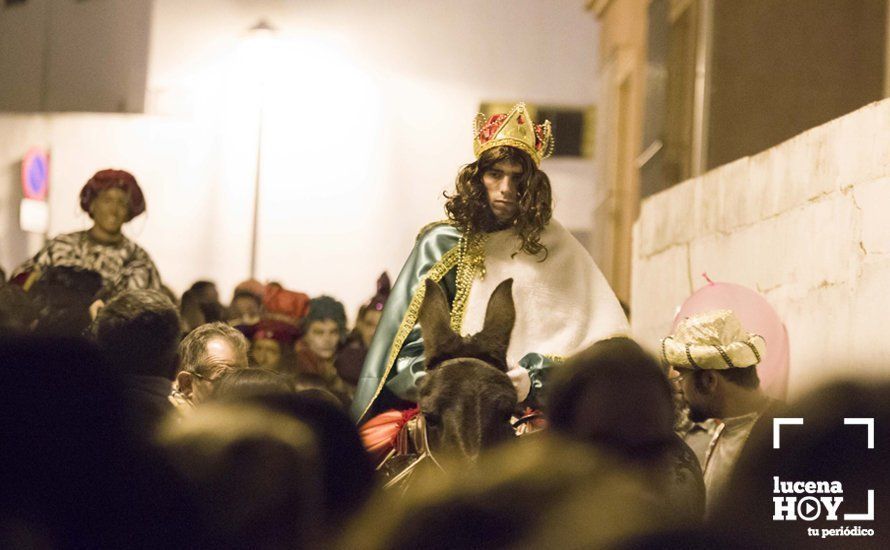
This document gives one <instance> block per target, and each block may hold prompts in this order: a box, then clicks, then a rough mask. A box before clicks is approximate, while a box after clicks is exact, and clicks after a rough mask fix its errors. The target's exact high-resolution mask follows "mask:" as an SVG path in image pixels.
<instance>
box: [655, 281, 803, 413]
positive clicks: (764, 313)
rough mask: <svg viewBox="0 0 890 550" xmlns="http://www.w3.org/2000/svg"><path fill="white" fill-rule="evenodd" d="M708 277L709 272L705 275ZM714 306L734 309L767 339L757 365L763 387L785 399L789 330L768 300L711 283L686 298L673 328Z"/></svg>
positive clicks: (747, 327)
mask: <svg viewBox="0 0 890 550" xmlns="http://www.w3.org/2000/svg"><path fill="white" fill-rule="evenodd" d="M705 278H706V279H707V275H705ZM715 309H731V310H732V311H733V312H734V313H735V314H736V316H737V317H738V318H739V320H740V321H741V322H742V327H743V328H744V329H745V330H746V331H748V332H752V333H754V334H759V335H761V336H763V339H764V340H766V355H765V357H764V358H763V360H762V361H761V362H760V364H759V365H758V366H757V375H758V376H759V377H760V387H761V388H762V389H763V391H764V392H765V393H766V394H767V395H769V396H771V397H774V398H776V399H785V396H786V394H787V392H788V363H789V353H790V350H789V347H788V331H787V330H785V325H784V324H783V323H782V320H781V319H780V318H779V316H778V314H776V311H775V310H774V309H773V308H772V306H771V305H769V302H767V301H766V299H765V298H764V297H763V296H762V295H761V294H760V293H758V292H755V291H753V290H751V289H750V288H746V287H743V286H741V285H737V284H733V283H714V282H712V281H711V280H710V279H708V284H706V285H705V286H703V287H702V288H700V289H698V290H697V291H695V292H694V293H693V294H692V296H690V297H689V298H687V299H686V301H685V302H683V305H682V306H680V309H679V310H678V311H677V315H675V316H674V324H673V327H672V328H671V332H673V331H674V330H675V329H676V328H677V324H678V323H679V322H680V321H681V320H683V319H685V318H686V317H689V316H691V315H695V314H696V313H703V312H705V311H712V310H715Z"/></svg>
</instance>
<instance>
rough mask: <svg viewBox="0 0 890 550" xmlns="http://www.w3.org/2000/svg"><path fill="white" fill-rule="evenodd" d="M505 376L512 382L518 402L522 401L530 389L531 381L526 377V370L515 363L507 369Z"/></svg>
mask: <svg viewBox="0 0 890 550" xmlns="http://www.w3.org/2000/svg"><path fill="white" fill-rule="evenodd" d="M507 376H509V377H510V381H511V382H513V387H514V388H516V396H517V398H518V400H519V402H520V403H522V402H523V401H525V398H526V397H528V393H529V392H530V391H531V389H532V381H531V378H529V377H528V371H527V370H525V369H524V368H522V367H520V366H518V365H517V366H515V367H513V368H511V369H510V370H508V371H507Z"/></svg>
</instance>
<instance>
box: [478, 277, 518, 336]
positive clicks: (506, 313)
mask: <svg viewBox="0 0 890 550" xmlns="http://www.w3.org/2000/svg"><path fill="white" fill-rule="evenodd" d="M514 323H516V306H514V305H513V279H506V280H504V281H501V284H499V285H498V286H497V288H495V289H494V292H492V293H491V298H489V299H488V309H486V310H485V324H484V325H483V326H482V332H483V333H484V334H485V336H486V337H487V338H493V339H494V340H495V341H496V342H498V343H499V344H502V345H503V346H504V349H506V348H507V344H509V343H510V333H511V332H513V325H514Z"/></svg>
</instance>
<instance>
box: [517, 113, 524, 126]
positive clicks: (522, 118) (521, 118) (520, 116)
mask: <svg viewBox="0 0 890 550" xmlns="http://www.w3.org/2000/svg"><path fill="white" fill-rule="evenodd" d="M516 122H518V123H519V124H525V117H524V116H522V115H519V116H518V117H516Z"/></svg>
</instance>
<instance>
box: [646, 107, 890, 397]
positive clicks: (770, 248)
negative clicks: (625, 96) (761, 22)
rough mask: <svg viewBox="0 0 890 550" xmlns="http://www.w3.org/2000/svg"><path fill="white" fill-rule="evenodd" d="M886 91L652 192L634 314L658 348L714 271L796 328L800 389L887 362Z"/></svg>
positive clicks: (796, 385) (793, 376) (889, 110)
mask: <svg viewBox="0 0 890 550" xmlns="http://www.w3.org/2000/svg"><path fill="white" fill-rule="evenodd" d="M888 209H890V100H885V101H882V102H878V103H873V104H871V105H868V106H866V107H863V108H862V109H859V110H858V111H855V112H853V113H851V114H849V115H846V116H844V117H841V118H839V119H836V120H833V121H831V122H828V123H826V124H824V125H822V126H818V127H816V128H813V129H812V130H809V131H807V132H804V133H802V134H800V135H798V136H796V137H794V138H792V139H790V140H788V141H786V142H784V143H782V144H780V145H778V146H776V147H773V148H772V149H769V150H766V151H764V152H762V153H759V154H757V155H754V156H751V157H745V158H742V159H739V160H737V161H735V162H732V163H730V164H727V165H725V166H722V167H720V168H717V169H715V170H712V171H710V172H708V173H706V174H704V175H702V176H701V177H698V178H695V179H692V180H688V181H686V182H683V183H681V184H679V185H677V186H675V187H673V188H671V189H669V190H666V191H664V192H662V193H660V194H657V195H654V196H652V197H650V198H648V199H647V200H645V201H644V202H643V205H642V210H641V214H640V218H639V220H638V221H637V223H636V225H635V227H634V254H633V283H632V284H633V289H632V292H633V294H632V309H633V319H632V326H633V332H634V335H635V336H636V337H637V338H638V339H639V340H640V341H641V342H642V343H643V344H644V345H646V346H648V347H650V348H652V349H655V347H656V346H657V344H658V341H659V339H660V338H661V337H662V336H664V335H666V334H667V333H668V332H669V331H670V328H671V324H672V321H673V317H674V314H675V312H676V310H677V307H678V306H679V305H680V304H681V303H682V302H683V301H684V300H685V299H686V298H687V297H688V296H689V295H690V294H691V293H692V292H693V291H694V290H697V289H698V288H700V287H701V286H702V285H703V284H704V283H705V280H704V278H703V277H701V274H702V273H707V274H708V276H709V277H710V278H711V279H712V280H714V281H715V282H732V283H737V284H741V285H745V286H747V287H749V288H752V289H756V290H758V291H759V292H761V293H762V294H763V295H764V296H765V297H766V299H767V300H768V301H769V302H770V303H771V304H772V305H773V307H774V308H775V309H776V311H777V312H778V313H779V316H780V317H781V318H782V319H783V320H784V322H785V325H786V327H787V329H788V334H789V340H790V346H791V367H790V377H789V390H790V393H791V394H792V395H793V394H796V393H799V392H800V391H804V390H806V389H809V388H811V387H812V386H814V385H816V384H819V383H821V382H825V381H826V380H828V379H830V378H835V377H838V376H856V377H858V376H872V375H875V376H887V375H888V374H890V368H888V365H890V337H888V334H886V333H885V332H884V329H885V328H887V327H888V326H890V322H888V321H890V219H888Z"/></svg>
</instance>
